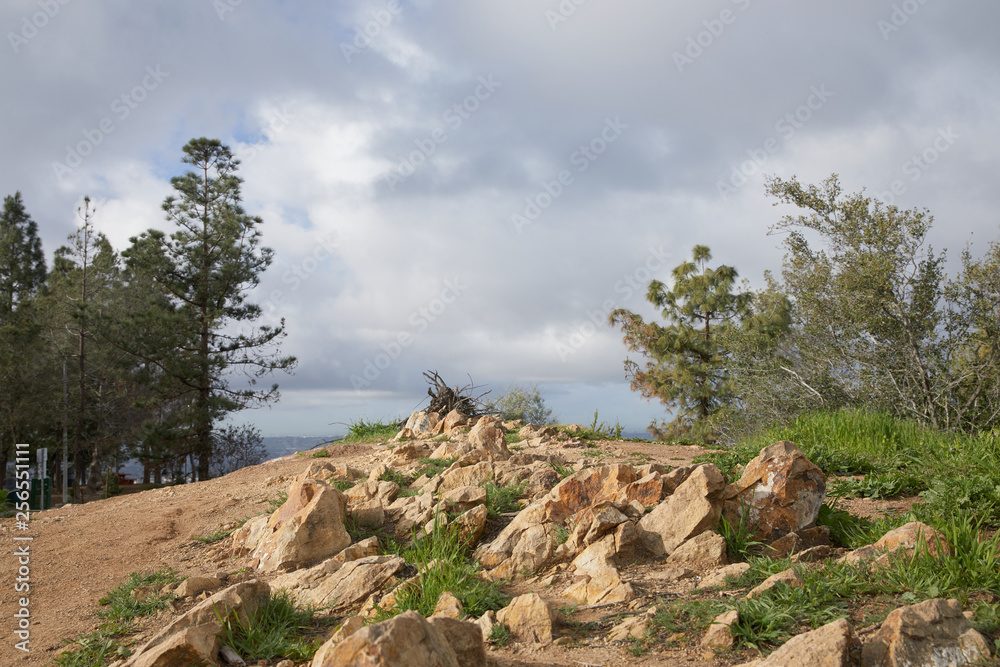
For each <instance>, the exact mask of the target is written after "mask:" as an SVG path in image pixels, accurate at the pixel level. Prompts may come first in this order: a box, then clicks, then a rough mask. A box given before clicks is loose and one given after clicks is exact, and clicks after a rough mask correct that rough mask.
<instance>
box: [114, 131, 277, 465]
mask: <svg viewBox="0 0 1000 667" xmlns="http://www.w3.org/2000/svg"><path fill="white" fill-rule="evenodd" d="M183 150H184V157H183V162H184V163H186V164H188V165H191V167H192V168H193V169H192V171H188V172H187V173H186V174H184V175H183V176H178V177H175V178H173V179H171V184H172V185H173V188H174V190H175V191H176V194H175V195H173V196H170V197H167V199H166V200H165V201H164V203H163V210H164V211H165V212H166V214H167V219H168V220H170V221H172V222H173V223H174V225H175V226H176V231H174V233H173V234H171V235H170V236H169V237H167V236H166V235H165V234H163V233H162V232H159V231H157V230H149V231H147V232H145V233H144V234H143V235H141V236H140V237H138V238H133V239H132V244H133V245H132V248H130V249H129V250H128V251H126V253H124V254H125V255H126V257H127V260H128V262H129V263H130V265H131V268H132V270H134V271H135V272H136V273H146V274H147V275H149V276H151V277H152V280H154V281H155V283H156V285H157V286H158V287H159V289H160V290H162V294H165V295H166V296H167V297H168V298H169V300H170V302H171V306H172V307H171V308H170V309H169V310H165V309H151V310H149V311H148V312H146V313H140V314H139V315H138V316H137V319H138V320H145V322H144V324H145V325H148V326H151V327H153V328H154V329H156V330H158V331H163V332H169V335H172V336H173V337H174V338H173V342H172V344H171V345H169V346H168V347H166V348H162V349H159V350H145V351H143V350H136V351H137V352H139V353H140V354H142V356H143V358H144V359H146V360H147V361H148V362H150V363H153V364H155V365H156V366H157V367H158V368H159V369H160V370H161V371H162V372H163V373H165V374H166V375H168V376H170V377H171V378H173V379H174V380H175V381H176V382H177V383H179V384H180V385H183V387H184V388H185V392H184V393H185V397H186V398H185V400H186V401H187V406H188V414H189V423H190V424H191V439H192V441H193V444H192V447H193V452H194V454H195V456H196V457H197V468H198V470H197V472H198V477H199V478H200V479H207V478H208V476H209V473H210V465H211V460H212V442H213V440H212V428H213V424H214V422H215V421H217V420H218V419H220V418H221V417H223V416H224V415H225V414H227V413H228V412H231V411H234V410H240V409H243V408H245V407H249V406H251V405H259V404H266V403H268V402H270V401H274V400H276V399H277V398H278V386H277V384H274V385H272V386H270V387H269V388H265V389H258V388H256V386H255V385H256V381H257V379H258V378H260V377H262V376H265V375H268V374H271V373H273V372H274V371H276V370H291V369H292V368H293V367H294V364H295V359H294V358H293V357H282V356H279V354H278V351H277V347H278V342H279V339H280V338H281V337H283V336H284V322H282V323H281V325H280V326H278V327H269V326H259V327H257V328H255V329H254V328H251V327H250V326H246V325H251V324H252V323H253V322H254V321H255V320H256V319H257V318H258V317H259V316H260V314H261V309H260V307H259V306H257V305H255V304H251V303H248V302H247V301H246V296H247V293H248V292H249V290H251V289H253V288H254V287H255V286H256V285H257V284H258V282H259V280H260V275H261V273H262V272H263V271H264V270H265V269H266V268H267V267H268V265H269V264H270V263H271V259H272V251H271V250H270V249H269V248H265V247H263V246H261V245H260V238H261V233H260V229H259V227H260V225H261V224H262V223H263V221H262V220H261V219H260V218H259V217H254V216H249V215H247V213H246V212H245V211H244V209H243V207H242V204H241V201H242V196H241V193H240V184H241V183H242V179H240V178H239V177H238V176H237V175H236V170H237V168H238V166H239V161H238V160H237V159H235V158H234V157H233V154H232V152H231V151H230V150H229V148H228V147H227V146H224V145H223V144H222V143H220V142H219V141H218V140H215V139H206V138H201V139H193V140H191V141H190V142H188V144H187V145H186V146H184V149H183ZM240 324H243V325H244V326H241V327H237V326H235V325H240ZM141 328H142V327H140V329H141ZM234 370H239V371H242V372H244V373H245V374H246V375H248V376H249V378H250V386H249V387H245V388H234V387H233V386H231V384H230V381H229V380H230V378H229V375H231V373H232V372H233V371H234Z"/></svg>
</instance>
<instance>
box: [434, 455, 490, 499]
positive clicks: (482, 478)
mask: <svg viewBox="0 0 1000 667" xmlns="http://www.w3.org/2000/svg"><path fill="white" fill-rule="evenodd" d="M492 477H493V464H492V463H490V462H489V461H482V462H480V463H476V464H475V465H470V466H465V467H464V468H463V467H458V465H457V464H456V465H454V466H452V467H451V468H449V469H448V470H446V471H444V472H443V473H441V486H440V487H438V492H439V493H447V492H448V491H451V490H452V489H457V488H460V487H463V486H482V485H483V484H485V483H486V482H488V481H489V480H490V479H491V478H492Z"/></svg>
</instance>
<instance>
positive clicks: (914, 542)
mask: <svg viewBox="0 0 1000 667" xmlns="http://www.w3.org/2000/svg"><path fill="white" fill-rule="evenodd" d="M918 547H919V548H920V549H924V550H926V551H927V552H928V553H932V554H937V553H940V552H944V553H951V547H950V546H949V545H948V542H947V540H945V537H944V535H942V534H941V533H940V532H939V531H937V530H935V529H934V528H931V527H930V526H928V525H927V524H925V523H920V522H919V521H911V522H910V523H907V524H904V525H902V526H900V527H899V528H896V529H894V530H890V531H889V532H888V533H886V534H885V535H883V536H882V538H881V539H879V540H878V541H877V542H876V543H875V544H869V545H867V546H864V547H861V548H860V549H855V550H854V551H852V552H850V553H848V554H845V555H844V556H842V557H841V559H840V560H841V562H847V563H860V562H862V561H866V560H872V559H876V558H879V559H880V560H881V559H884V558H886V557H887V556H890V555H892V554H895V553H897V552H900V553H908V554H912V553H913V552H914V551H915V550H916V549H917V548H918Z"/></svg>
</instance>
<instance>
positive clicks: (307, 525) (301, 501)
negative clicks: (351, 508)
mask: <svg viewBox="0 0 1000 667" xmlns="http://www.w3.org/2000/svg"><path fill="white" fill-rule="evenodd" d="M344 507H345V498H344V494H342V493H341V492H340V491H338V490H337V489H335V488H333V487H331V486H329V485H327V484H326V483H325V482H320V481H316V480H304V481H301V482H295V483H293V484H292V486H291V487H290V488H289V489H288V500H286V501H285V503H284V504H283V505H282V506H281V507H279V508H278V510H277V511H276V512H275V513H274V514H272V515H271V517H270V518H269V519H268V521H267V526H266V528H265V529H264V535H263V537H262V538H261V539H260V541H259V542H258V543H257V545H256V547H255V548H254V549H253V551H252V552H251V553H250V557H251V558H252V559H253V561H254V562H255V563H256V567H257V569H259V570H262V571H265V572H273V571H276V570H290V569H296V568H299V567H302V566H303V565H308V564H311V563H314V562H316V561H321V560H323V559H325V558H328V557H330V556H333V555H334V554H336V553H337V552H338V551H340V550H341V549H344V548H345V547H347V546H349V545H350V544H351V536H350V535H348V534H347V530H346V529H345V528H344Z"/></svg>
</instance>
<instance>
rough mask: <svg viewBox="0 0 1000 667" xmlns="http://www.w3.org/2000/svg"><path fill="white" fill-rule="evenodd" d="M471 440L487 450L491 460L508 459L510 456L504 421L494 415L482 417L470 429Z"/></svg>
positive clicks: (477, 446) (479, 447) (475, 444)
mask: <svg viewBox="0 0 1000 667" xmlns="http://www.w3.org/2000/svg"><path fill="white" fill-rule="evenodd" d="M469 442H471V443H472V444H473V445H474V446H475V447H476V448H477V449H482V450H483V451H485V452H486V454H487V456H488V458H489V459H490V460H491V461H506V460H507V459H509V458H510V450H509V449H507V439H506V437H505V435H504V430H503V422H502V421H500V420H498V419H496V418H494V417H490V416H484V417H481V418H480V419H479V421H478V422H476V425H475V426H473V427H472V430H470V431H469Z"/></svg>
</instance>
